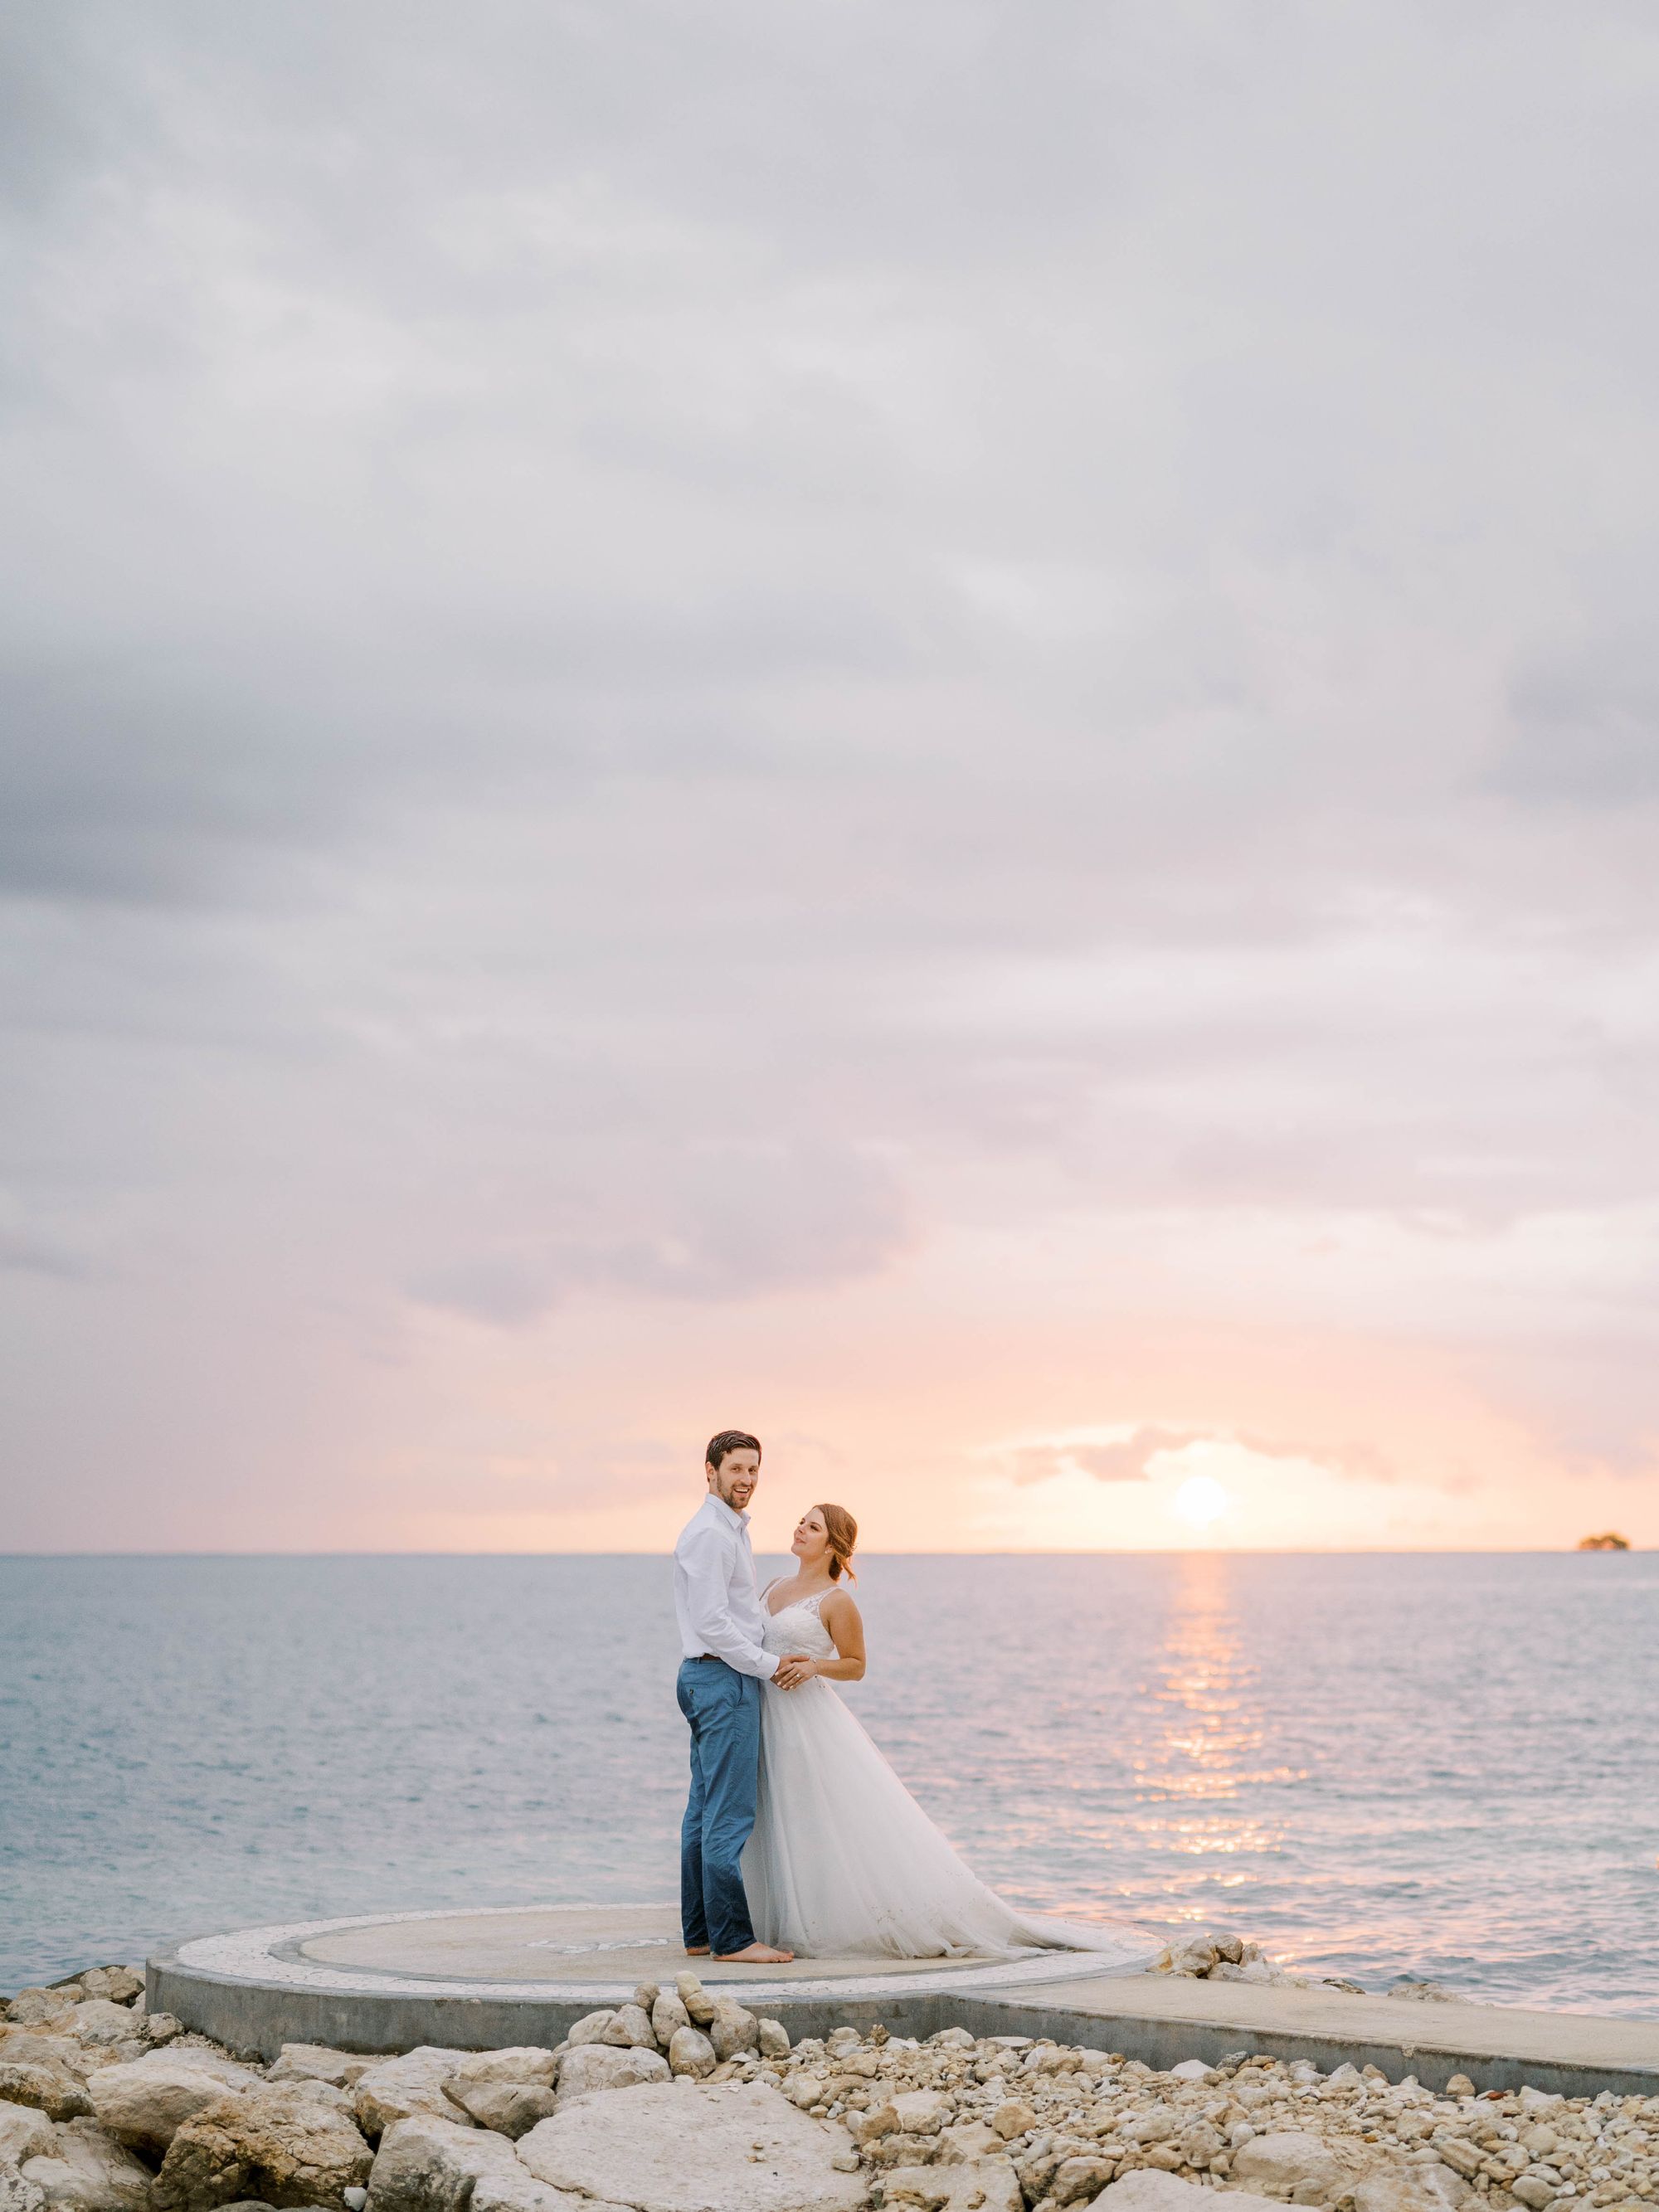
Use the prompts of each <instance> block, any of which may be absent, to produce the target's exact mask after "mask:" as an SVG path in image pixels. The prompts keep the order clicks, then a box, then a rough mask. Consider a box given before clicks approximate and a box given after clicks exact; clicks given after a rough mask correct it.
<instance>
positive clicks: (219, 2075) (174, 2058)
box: [134, 2043, 264, 2089]
mask: <svg viewBox="0 0 1659 2212" xmlns="http://www.w3.org/2000/svg"><path fill="white" fill-rule="evenodd" d="M134 2063H137V2061H135V2062H134ZM143 2063H144V2064H145V2065H146V2066H154V2067H155V2068H157V2069H161V2067H163V2066H186V2067H191V2068H192V2069H194V2070H195V2071H196V2072H197V2074H210V2075H212V2076H213V2078H214V2080H215V2081H222V2082H223V2083H224V2084H225V2087H227V2088H228V2089H245V2088H246V2087H247V2086H248V2084H249V2082H250V2081H251V2082H252V2084H253V2085H254V2087H256V2088H258V2087H263V2082H264V2077H263V2076H262V2075H258V2074H255V2073H254V2072H252V2069H250V2068H248V2067H246V2066H243V2065H240V2064H239V2063H238V2062H237V2061H236V2060H235V2059H234V2058H228V2057H226V2056H225V2054H224V2052H223V2051H213V2050H210V2049H208V2048H206V2047H204V2045H201V2044H199V2043H182V2044H180V2045H179V2046H178V2048H177V2049H176V2050H173V2051H153V2052H146V2053H145V2056H144V2061H143Z"/></svg>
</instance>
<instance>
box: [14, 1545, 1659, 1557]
mask: <svg viewBox="0 0 1659 2212" xmlns="http://www.w3.org/2000/svg"><path fill="white" fill-rule="evenodd" d="M1656 1550H1659V1547H1656V1546H1653V1545H1645V1544H1637V1543H1632V1544H1629V1545H1627V1546H1626V1547H1625V1553H1628V1554H1631V1555H1635V1556H1642V1555H1644V1554H1646V1553H1651V1552H1654V1551H1656ZM787 1555H788V1547H787V1546H781V1547H767V1546H757V1547H756V1556H757V1558H762V1559H770V1558H787ZM1624 1555H1625V1554H1623V1553H1620V1552H1618V1551H1616V1550H1615V1551H1602V1550H1601V1549H1600V1548H1599V1547H1585V1546H1583V1545H1582V1544H1579V1543H1571V1544H1503V1545H1490V1544H1486V1545H1483V1544H1445V1545H1438V1544H1411V1545H1400V1546H1388V1545H1380V1544H1364V1545H1352V1544H1346V1545H1345V1544H1298V1545H1257V1544H1213V1545H1204V1544H1171V1545H1123V1546H1116V1547H1105V1546H1088V1547H1083V1546H1079V1547H1066V1548H1065V1549H1063V1550H1062V1549H1058V1548H1054V1547H1040V1548H1027V1547H1002V1548H999V1549H992V1548H990V1547H976V1548H975V1549H973V1550H960V1551H945V1550H938V1551H933V1550H930V1551H921V1550H908V1549H907V1550H893V1551H884V1552H874V1551H871V1552H861V1553H860V1554H859V1556H860V1559H1575V1558H1578V1557H1581V1556H1583V1557H1595V1558H1598V1559H1618V1558H1620V1557H1621V1556H1624ZM672 1557H673V1549H672V1547H668V1548H667V1549H665V1550H662V1551H645V1550H641V1549H637V1548H635V1549H631V1550H627V1551H601V1550H589V1549H583V1548H580V1547H578V1548H573V1549H570V1550H556V1549H554V1548H552V1547H549V1548H547V1549H545V1550H535V1551H528V1550H515V1551H486V1550H468V1551H453V1550H452V1551H443V1550H439V1549H436V1548H434V1547H423V1546H422V1547H415V1546H410V1547H404V1548H402V1549H399V1550H396V1551H370V1550H368V1549H366V1548H363V1549H359V1548H349V1549H348V1548H337V1549H332V1550H326V1549H318V1550H313V1551H301V1550H288V1549H281V1548H274V1547H273V1548H269V1549H254V1548H252V1547H249V1548H246V1549H239V1550H225V1549H219V1550H211V1549H206V1548H204V1549H201V1550H189V1551H165V1550H155V1551H150V1550H138V1549H136V1548H134V1549H130V1550H123V1551H104V1552H94V1551H47V1550H44V1549H43V1550H40V1551H33V1550H31V1551H0V1559H672Z"/></svg>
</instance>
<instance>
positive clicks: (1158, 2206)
mask: <svg viewBox="0 0 1659 2212" xmlns="http://www.w3.org/2000/svg"><path fill="white" fill-rule="evenodd" d="M1213 2201H1214V2191H1212V2190H1206V2189H1200V2186H1199V2185H1198V2184H1197V2183H1196V2182H1195V2181H1178V2180H1177V2179H1176V2177H1175V2175H1174V2174H1173V2173H1161V2172H1159V2171H1158V2168H1157V2167H1156V2166H1137V2168H1136V2169H1135V2171H1134V2172H1133V2173H1126V2174H1124V2175H1123V2177H1122V2178H1121V2180H1117V2181H1115V2182H1113V2184H1112V2185H1111V2186H1110V2188H1109V2189H1103V2190H1102V2191H1101V2192H1100V2194H1099V2196H1098V2197H1096V2199H1095V2201H1094V2204H1093V2206H1092V2207H1091V2212H1203V2207H1204V2206H1205V2205H1206V2204H1209V2203H1212V2202H1213Z"/></svg>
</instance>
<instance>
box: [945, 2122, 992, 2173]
mask: <svg viewBox="0 0 1659 2212" xmlns="http://www.w3.org/2000/svg"><path fill="white" fill-rule="evenodd" d="M1002 2147H1003V2146H1002V2137H1001V2136H1000V2135H999V2134H998V2133H997V2131H996V2130H995V2129H994V2128H992V2127H987V2125H986V2124H985V2122H984V2121H983V2120H958V2121H957V2124H956V2125H955V2126H954V2127H949V2128H941V2129H940V2130H939V2147H938V2148H937V2149H936V2150H935V2152H934V2154H933V2155H934V2156H935V2157H936V2158H937V2159H938V2160H939V2164H940V2165H941V2166H968V2165H971V2164H972V2162H973V2161H974V2160H975V2159H980V2158H994V2157H996V2156H997V2155H998V2154H1000V2151H1001V2149H1002Z"/></svg>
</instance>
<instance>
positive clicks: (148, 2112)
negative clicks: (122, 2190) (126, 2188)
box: [87, 2051, 264, 2152]
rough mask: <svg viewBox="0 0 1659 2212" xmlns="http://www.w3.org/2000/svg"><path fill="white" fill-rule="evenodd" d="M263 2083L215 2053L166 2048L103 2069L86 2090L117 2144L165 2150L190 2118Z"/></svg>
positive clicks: (257, 2077) (102, 2123)
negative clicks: (207, 2062)
mask: <svg viewBox="0 0 1659 2212" xmlns="http://www.w3.org/2000/svg"><path fill="white" fill-rule="evenodd" d="M204 2060H211V2061H212V2062H213V2063H210V2064H204V2063H203V2062H204ZM263 2086H264V2084H263V2083H262V2082H261V2081H260V2079H259V2076H258V2075H257V2074H252V2073H250V2072H249V2071H248V2069H247V2068H246V2066H238V2065H237V2064H236V2063H235V2062H234V2060H232V2059H228V2058H223V2059H222V2058H219V2057H217V2054H216V2053H215V2052H212V2051H179V2052H178V2053H177V2054H176V2055H175V2054H174V2053H173V2051H155V2052H152V2053H151V2054H150V2055H149V2056H148V2057H143V2058H134V2059H132V2060H131V2061H129V2062H128V2063H125V2064H122V2065H118V2066H104V2067H100V2069H99V2070H98V2072H97V2073H95V2074H94V2075H92V2077H91V2079H90V2080H89V2081H88V2083H87V2094H88V2097H89V2098H90V2099H91V2100H92V2109H93V2112H94V2116H95V2117H96V2118H97V2119H98V2122H99V2124H100V2126H102V2127H104V2128H106V2129H107V2130H108V2131H109V2133H110V2134H111V2135H112V2136H114V2137H115V2139H116V2141H117V2142H123V2143H125V2144H127V2145H128V2146H129V2147H130V2148H132V2149H134V2150H147V2151H151V2152H163V2151H165V2150H166V2149H167V2147H168V2145H169V2144H170V2143H171V2142H172V2141H173V2137H174V2136H175V2135H177V2134H178V2132H179V2129H180V2128H181V2127H183V2125H184V2124H185V2121H186V2120H188V2119H193V2118H194V2117H195V2116H196V2114H197V2112H202V2111H204V2109H205V2108H206V2107H207V2106H209V2105H211V2104H215V2103H216V2102H217V2101H218V2100H219V2099H220V2098H221V2097H222V2096H224V2095H225V2094H226V2093H227V2092H228V2093H230V2094H232V2095H234V2096H246V2093H248V2091H249V2090H251V2089H258V2088H260V2087H263Z"/></svg>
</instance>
